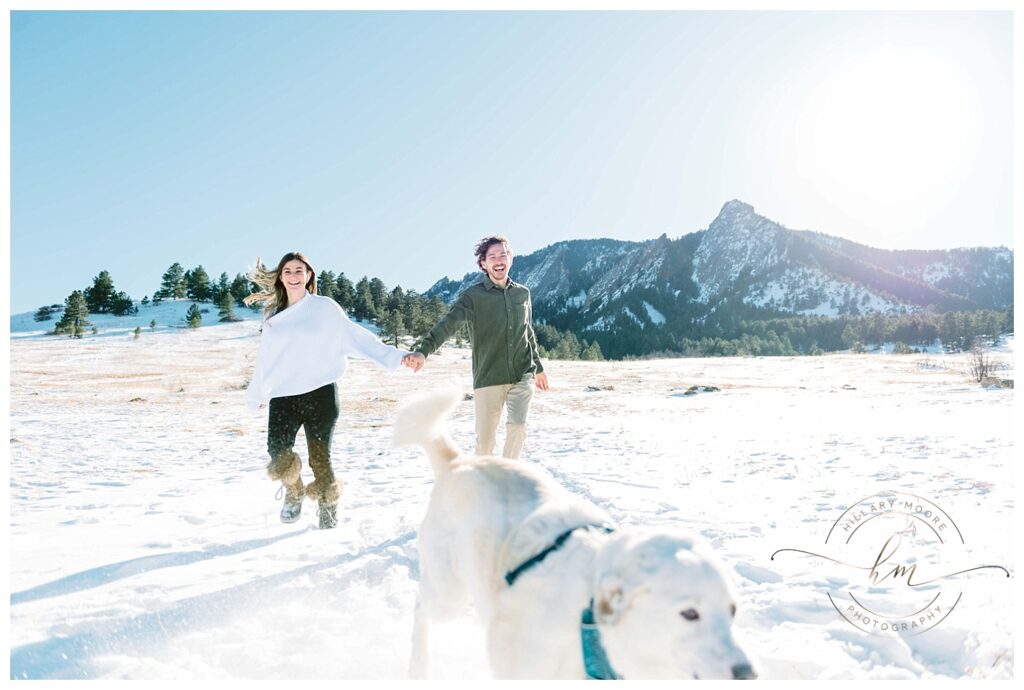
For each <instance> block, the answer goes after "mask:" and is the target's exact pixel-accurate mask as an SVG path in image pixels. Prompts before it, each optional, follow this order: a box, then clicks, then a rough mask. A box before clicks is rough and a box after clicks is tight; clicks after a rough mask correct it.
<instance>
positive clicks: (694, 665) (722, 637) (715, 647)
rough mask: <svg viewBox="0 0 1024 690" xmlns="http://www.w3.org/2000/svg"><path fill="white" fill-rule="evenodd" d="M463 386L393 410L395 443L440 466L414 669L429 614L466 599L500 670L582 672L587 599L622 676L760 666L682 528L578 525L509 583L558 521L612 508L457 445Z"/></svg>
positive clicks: (442, 614) (744, 671) (727, 599)
mask: <svg viewBox="0 0 1024 690" xmlns="http://www.w3.org/2000/svg"><path fill="white" fill-rule="evenodd" d="M461 398H462V396H461V394H459V393H458V392H457V391H444V392H441V393H436V394H432V395H430V396H427V397H424V398H421V399H420V400H418V401H416V402H413V403H412V404H410V405H408V406H406V407H405V408H404V409H403V410H402V411H401V412H400V413H399V416H398V418H397V420H396V422H395V443H396V444H397V445H406V444H417V445H420V446H422V447H423V448H424V450H425V451H426V452H427V455H428V457H429V458H430V462H431V465H432V466H433V469H434V474H435V477H436V481H435V484H434V488H433V491H432V492H431V495H430V504H429V507H428V508H427V515H426V517H425V518H424V520H423V525H422V527H421V528H420V532H419V558H420V591H419V598H418V601H417V604H416V612H415V623H414V626H413V628H414V629H413V650H412V659H411V662H410V669H409V671H410V675H412V676H413V677H425V676H426V675H427V673H428V665H429V639H428V634H429V629H430V624H431V622H432V621H442V620H445V619H448V618H451V617H454V616H457V615H459V614H460V613H462V611H463V610H464V609H465V606H466V604H467V603H469V601H472V602H473V603H474V604H475V605H476V608H477V610H478V612H479V614H480V617H481V619H482V622H483V625H484V627H485V628H486V631H487V649H488V656H489V659H490V663H491V668H492V670H493V672H494V674H495V675H496V676H497V677H498V678H566V679H583V678H585V677H586V673H585V670H584V665H583V653H582V648H581V641H580V615H581V613H582V611H583V610H584V609H585V608H586V607H587V605H588V604H589V602H590V601H591V599H593V601H594V611H595V617H596V620H597V627H598V630H599V631H600V633H601V638H602V642H603V645H604V648H605V650H606V651H607V654H608V658H609V661H610V663H611V665H612V667H613V668H614V669H615V671H616V672H617V673H619V674H620V675H621V676H622V677H624V678H627V679H640V678H676V679H678V678H734V677H736V678H752V677H754V672H753V669H752V667H751V663H750V661H749V659H748V657H747V655H746V654H745V653H744V652H743V650H742V649H741V648H740V647H739V646H738V645H737V644H736V642H735V641H734V639H733V635H732V618H733V616H734V613H735V603H734V602H735V598H734V596H733V593H732V590H731V587H730V586H729V583H728V580H727V578H726V577H725V574H724V571H723V569H722V567H721V566H720V565H718V564H717V561H716V559H715V558H714V557H713V554H712V553H711V551H710V549H709V548H708V547H707V546H706V545H705V544H703V543H702V542H701V541H700V540H699V539H697V538H695V537H694V536H693V535H690V534H688V533H685V532H681V531H677V530H668V529H664V528H658V529H653V528H648V529H621V530H618V531H616V532H614V533H613V534H611V535H606V534H604V533H602V532H599V531H596V530H594V531H588V530H577V531H575V532H573V535H572V537H570V538H569V539H568V540H567V541H566V542H565V543H564V545H563V546H562V548H560V549H559V550H557V551H555V552H552V553H551V554H549V555H548V556H547V558H545V559H544V560H543V561H542V562H541V563H539V564H537V565H536V566H534V567H533V568H531V569H529V570H527V571H526V572H524V573H523V574H522V575H521V577H520V578H519V579H517V580H516V581H515V582H514V584H513V585H512V586H509V585H508V584H506V582H505V574H506V573H508V572H509V571H511V570H513V569H515V568H516V567H518V566H519V565H521V564H522V563H523V562H525V561H527V560H528V559H530V558H531V557H533V556H534V555H536V554H538V553H539V552H541V551H543V550H544V549H546V548H547V547H548V546H550V545H551V544H552V543H553V541H554V540H555V538H556V537H557V536H558V535H559V534H562V533H563V532H565V531H566V530H569V529H572V528H573V527H577V526H581V525H587V524H592V523H606V524H608V523H610V519H609V517H608V515H607V514H606V513H604V512H603V511H602V510H600V509H599V508H597V507H596V506H594V505H592V504H590V503H588V502H587V501H584V500H582V499H580V498H579V497H577V496H575V495H573V494H571V493H569V492H568V491H567V490H565V489H564V488H563V487H562V486H561V485H560V484H558V483H557V482H555V481H554V480H553V479H552V478H551V477H550V476H549V475H547V474H546V473H544V472H542V471H540V470H538V469H535V468H534V467H531V466H530V465H527V464H525V463H523V462H521V461H515V460H506V459H504V458H496V457H475V456H465V455H462V454H461V453H460V452H459V450H458V449H457V448H456V447H455V445H454V443H453V442H452V440H451V437H450V436H449V435H448V433H447V432H446V431H445V430H444V428H443V427H442V422H443V420H444V419H446V418H447V417H448V415H449V414H450V413H451V412H452V411H453V410H454V408H455V406H456V405H457V404H458V402H459V401H460V400H461Z"/></svg>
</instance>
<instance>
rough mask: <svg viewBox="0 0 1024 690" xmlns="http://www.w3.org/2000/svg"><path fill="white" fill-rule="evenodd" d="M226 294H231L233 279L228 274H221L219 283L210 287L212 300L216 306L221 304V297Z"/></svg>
mask: <svg viewBox="0 0 1024 690" xmlns="http://www.w3.org/2000/svg"><path fill="white" fill-rule="evenodd" d="M225 292H227V293H230V292H231V278H229V277H228V274H227V273H221V274H220V278H218V279H217V282H216V283H214V284H213V285H211V286H210V300H211V301H212V302H213V303H214V304H220V296H221V295H223V294H224V293H225Z"/></svg>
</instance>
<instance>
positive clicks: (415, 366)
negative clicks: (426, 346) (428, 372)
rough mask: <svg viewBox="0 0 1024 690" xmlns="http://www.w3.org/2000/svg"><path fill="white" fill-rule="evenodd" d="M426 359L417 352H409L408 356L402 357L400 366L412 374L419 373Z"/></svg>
mask: <svg viewBox="0 0 1024 690" xmlns="http://www.w3.org/2000/svg"><path fill="white" fill-rule="evenodd" d="M426 361H427V358H426V357H424V356H423V355H422V354H420V353H419V352H410V353H409V354H407V355H405V356H404V357H402V366H405V367H409V368H410V369H412V370H413V371H414V372H416V371H419V370H420V369H422V368H423V364H424V362H426Z"/></svg>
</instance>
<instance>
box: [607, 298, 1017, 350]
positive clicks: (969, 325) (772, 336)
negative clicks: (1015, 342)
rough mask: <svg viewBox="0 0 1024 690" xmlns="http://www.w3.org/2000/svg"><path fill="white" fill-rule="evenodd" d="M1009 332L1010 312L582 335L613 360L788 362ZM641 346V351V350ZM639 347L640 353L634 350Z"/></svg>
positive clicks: (962, 346) (789, 320)
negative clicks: (706, 330)
mask: <svg viewBox="0 0 1024 690" xmlns="http://www.w3.org/2000/svg"><path fill="white" fill-rule="evenodd" d="M1012 332H1013V309H1012V307H1011V309H1010V310H1008V311H996V310H989V309H980V310H976V311H967V312H945V313H934V312H924V313H919V314H893V315H885V314H871V315H868V316H839V317H827V316H792V317H786V318H775V319H766V320H746V319H738V320H736V321H735V322H733V323H731V324H730V326H729V328H727V329H721V330H719V331H718V332H717V333H716V334H711V333H708V334H702V335H698V336H697V337H686V336H684V337H677V336H675V335H674V334H672V333H670V332H668V331H666V330H664V329H647V330H646V331H645V330H641V329H640V328H639V326H637V327H636V330H635V331H634V332H633V333H632V337H631V336H630V335H629V334H628V333H627V334H626V335H623V332H622V331H618V332H614V333H607V334H604V333H601V332H588V333H591V335H593V336H594V337H595V338H596V339H597V340H598V341H599V342H600V343H601V347H602V349H604V351H605V352H606V353H609V356H610V357H614V358H634V357H638V356H640V357H642V356H652V355H658V356H686V357H730V356H737V355H741V356H794V355H815V354H823V353H825V352H836V351H840V350H852V351H854V352H864V351H865V350H866V348H867V347H869V346H871V345H879V344H882V343H893V344H894V348H895V352H897V353H900V352H903V353H907V352H915V351H917V350H918V348H924V347H927V346H930V345H933V344H934V343H935V342H936V341H939V342H940V343H942V346H943V347H944V348H945V350H946V351H949V352H966V351H969V350H970V349H971V343H972V342H973V341H974V339H975V338H976V337H985V338H995V337H998V336H999V335H1002V334H1005V333H1012ZM644 345H646V346H647V347H643V346H644ZM638 346H640V347H638Z"/></svg>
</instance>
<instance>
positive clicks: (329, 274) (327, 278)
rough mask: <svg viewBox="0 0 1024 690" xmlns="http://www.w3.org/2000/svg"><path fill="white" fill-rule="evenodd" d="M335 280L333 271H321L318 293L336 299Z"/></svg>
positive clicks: (317, 280)
mask: <svg viewBox="0 0 1024 690" xmlns="http://www.w3.org/2000/svg"><path fill="white" fill-rule="evenodd" d="M334 280H335V278H334V272H333V271H320V276H319V277H318V278H317V279H316V292H317V294H318V295H323V296H324V297H330V298H331V299H334V286H335V282H334Z"/></svg>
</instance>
